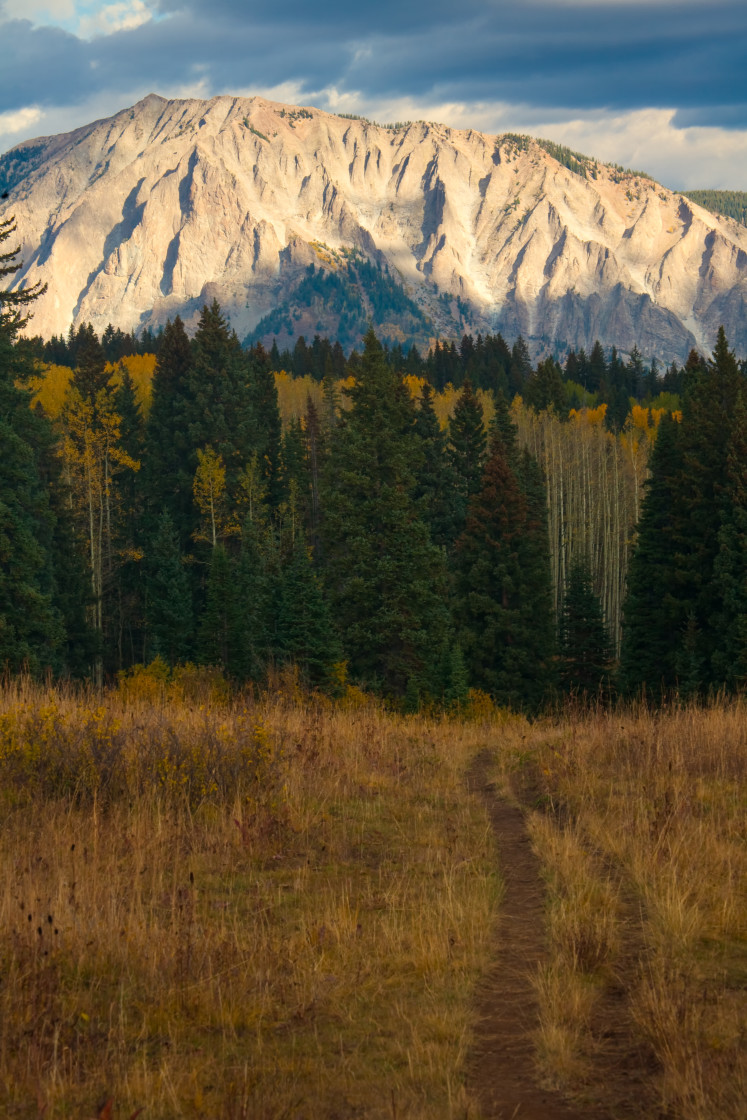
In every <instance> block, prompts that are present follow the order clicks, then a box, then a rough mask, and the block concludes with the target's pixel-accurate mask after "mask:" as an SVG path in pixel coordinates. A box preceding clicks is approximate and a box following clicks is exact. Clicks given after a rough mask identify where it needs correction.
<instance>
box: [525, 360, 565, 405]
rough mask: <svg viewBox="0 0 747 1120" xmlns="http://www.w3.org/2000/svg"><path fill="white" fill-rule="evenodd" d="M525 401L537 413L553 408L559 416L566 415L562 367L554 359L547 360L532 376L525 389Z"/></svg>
mask: <svg viewBox="0 0 747 1120" xmlns="http://www.w3.org/2000/svg"><path fill="white" fill-rule="evenodd" d="M524 400H525V402H526V403H527V404H528V405H530V407H531V408H534V409H535V410H536V411H537V412H544V411H547V410H548V409H550V408H552V409H554V410H555V412H557V413H558V415H559V416H562V415H564V413H565V411H566V408H565V388H564V386H563V378H562V376H561V372H560V366H559V365H558V363H557V362H556V361H555V360H554V359H553V358H545V360H544V362H540V363H539V365H538V366H537V369H536V370H535V371H534V372H533V373H532V374H530V376H529V380H528V381H527V383H526V387H525V389H524Z"/></svg>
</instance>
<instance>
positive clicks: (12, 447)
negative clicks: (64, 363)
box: [0, 219, 64, 672]
mask: <svg viewBox="0 0 747 1120" xmlns="http://www.w3.org/2000/svg"><path fill="white" fill-rule="evenodd" d="M15 229H16V227H15V223H14V222H13V220H12V219H5V220H3V221H0V245H2V243H3V242H4V241H6V240H7V239H8V238H9V237H12V235H13V234H14V233H15ZM17 255H18V250H17V249H14V250H10V251H8V252H3V253H0V280H2V279H4V278H5V277H7V276H11V275H13V274H14V273H15V272H17V271H18V269H19V268H20V267H21V266H20V264H19V263H17V261H16V257H17ZM38 294H40V291H39V289H38V287H36V288H34V289H30V290H27V291H25V292H24V291H21V292H9V291H7V290H5V289H0V447H2V455H1V456H0V666H2V667H6V668H8V669H10V670H11V671H13V672H18V671H20V670H21V669H23V668H28V669H29V670H31V671H32V672H37V671H39V670H41V669H44V668H47V667H49V668H55V667H57V665H58V664H59V655H60V650H61V646H62V643H63V639H64V634H63V627H62V618H61V615H60V612H59V611H58V610H57V609H56V607H55V605H54V603H53V597H54V590H55V579H54V557H53V555H52V551H51V548H52V543H53V534H54V516H53V514H52V511H51V509H50V505H49V500H48V496H47V493H46V491H45V489H44V486H43V484H42V479H41V476H40V460H39V450H40V448H41V447H44V446H46V447H47V448H48V447H50V445H51V442H52V439H51V434H50V433H49V430H48V425H47V422H46V420H45V418H44V417H43V416H41V415H40V414H38V413H32V412H31V410H30V407H29V404H30V394H29V393H28V391H27V390H25V389H23V388H19V387H18V383H22V382H26V381H28V379H29V377H30V376H31V374H32V373H33V364H32V362H31V360H30V356H29V354H28V351H27V350H26V349H25V348H23V347H22V346H19V344H18V341H17V338H18V332H19V331H20V329H21V328H22V327H24V326H25V325H26V323H27V322H28V317H27V316H26V317H24V315H23V314H22V309H25V308H26V307H27V306H28V305H29V304H30V303H31V302H32V301H33V299H34V298H35V296H36V295H38Z"/></svg>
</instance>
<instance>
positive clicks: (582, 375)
mask: <svg viewBox="0 0 747 1120" xmlns="http://www.w3.org/2000/svg"><path fill="white" fill-rule="evenodd" d="M12 228H13V227H12V223H11V222H7V221H6V223H5V224H4V226H3V227H2V230H1V231H0V236H2V238H3V239H4V240H5V239H7V238H8V237H9V236H10V234H11V233H12ZM2 265H3V270H4V273H5V275H9V274H11V273H12V271H13V270H14V268H15V265H16V261H15V254H14V253H13V252H9V253H7V254H6V255H5V256H4V257H3V258H2ZM2 299H3V304H2V307H3V310H2V316H3V317H2V331H1V333H0V341H1V343H2V355H1V358H0V362H1V364H0V371H1V378H2V379H1V381H0V386H1V389H2V394H3V409H2V416H3V419H2V423H3V428H4V431H3V440H4V446H5V448H6V454H5V457H4V464H3V476H2V477H3V481H2V498H1V500H2V509H3V522H4V526H3V533H2V537H3V551H4V564H3V576H2V586H1V587H0V618H2V629H1V630H0V661H2V663H3V664H4V665H5V666H6V671H9V672H11V673H15V672H19V671H21V670H27V671H29V672H31V673H32V674H33V675H37V676H39V675H43V674H45V673H51V674H52V675H53V676H54V677H60V678H66V677H70V678H74V679H75V678H78V679H86V680H90V681H93V682H94V683H96V684H98V685H100V684H101V683H103V682H104V681H105V680H108V681H111V680H114V679H115V678H116V676H117V674H127V673H132V672H135V671H139V670H138V669H137V667H142V666H147V665H150V664H152V663H154V662H157V663H158V664H160V665H162V666H163V667H164V670H165V671H167V672H168V671H173V670H174V669H176V668H177V667H179V666H183V665H185V664H192V665H197V666H205V667H212V668H213V669H216V670H217V671H219V672H220V673H222V674H223V676H224V677H225V679H226V680H227V681H229V682H231V683H232V684H233V685H234V686H237V687H239V686H247V685H254V686H257V687H259V686H261V685H262V684H264V683H265V682H267V680H268V679H270V678H271V677H272V676H273V674H276V673H277V672H280V671H285V670H286V669H288V670H291V669H292V671H293V672H294V673H296V674H297V677H298V681H299V684H300V685H301V686H303V687H305V688H308V689H319V690H322V691H327V692H329V693H330V694H332V695H334V694H335V693H336V692H339V691H340V690H341V689H344V688H345V687H347V686H348V685H350V684H353V685H355V686H356V687H360V688H362V689H364V690H366V691H370V692H371V693H372V694H374V695H379V696H382V697H384V698H386V699H387V700H389V701H390V702H392V703H394V704H396V705H398V706H400V707H401V708H403V709H404V710H417V709H419V708H421V707H422V706H423V705H425V706H428V705H436V706H442V707H444V708H446V709H448V708H450V707H454V708H458V707H459V706H460V705H463V704H464V703H466V702H467V698H468V697H469V696H470V695H475V694H485V695H486V696H489V697H491V698H492V700H493V701H494V702H496V703H498V704H499V705H502V706H505V707H508V708H513V709H516V710H522V711H527V712H537V711H540V710H542V709H543V708H545V707H546V706H547V705H549V704H552V703H555V702H557V700H558V699H559V698H560V697H562V696H563V695H567V694H583V693H586V694H590V695H602V694H604V695H606V696H611V695H613V694H614V693H615V692H620V693H622V694H625V695H629V694H636V693H640V692H641V691H644V690H645V691H647V692H648V693H649V694H653V695H654V696H657V695H658V696H662V695H671V694H673V693H674V692H677V691H679V692H680V693H681V694H683V695H686V696H707V695H708V694H710V693H712V692H714V691H718V690H720V689H727V690H728V691H738V690H739V689H740V688H741V684H742V681H743V677H744V674H745V672H747V655H746V654H745V634H747V591H746V590H745V589H746V588H747V580H746V579H745V576H746V574H747V573H745V570H744V568H745V563H746V561H745V555H746V553H745V548H744V533H745V528H746V524H747V523H746V522H745V518H746V517H747V514H746V513H745V501H746V499H745V486H746V482H745V470H746V469H747V454H746V449H745V439H747V433H746V432H745V418H744V403H743V399H742V389H743V384H744V378H745V368H744V364H743V363H742V364H740V363H739V362H738V361H737V359H736V357H735V356H734V354H733V353H732V351H731V350H730V349H729V345H728V341H727V339H726V338H725V336H724V333H723V330H722V331H721V332H720V334H719V337H718V340H717V342H716V347H715V350H714V352H713V355H712V357H711V358H710V359H708V360H706V359H704V358H703V357H702V356H700V355H699V354H697V353H695V352H693V353H691V355H690V358H689V359H688V361H687V363H686V365H685V367H684V368H682V369H680V368H678V367H677V366H676V365H672V366H671V367H670V368H669V369H667V370H666V371H664V372H663V373H662V372H660V371H659V369H658V368H657V364H656V362H655V360H652V361H651V362H650V363H649V364H648V365H645V364H644V361H643V359H642V356H641V355H640V354H639V353H638V352H637V351H636V350H634V351H633V353H632V354H631V355H630V356H629V358H628V359H627V360H626V361H624V360H623V359H622V358H621V357H620V356H618V354H617V353H616V352H615V351H614V350H613V351H612V352H611V353H609V354H605V352H604V350H603V348H602V347H601V345H600V344H599V343H597V344H595V346H594V347H593V349H592V351H591V353H590V354H589V355H588V356H587V355H586V354H585V353H584V352H583V351H581V352H579V353H574V352H570V353H568V355H567V356H566V359H565V364H564V367H561V366H560V365H559V364H558V362H557V361H555V360H554V359H552V358H547V359H545V360H544V361H541V362H539V363H538V364H537V365H536V367H535V366H533V364H532V362H531V359H530V356H529V352H528V350H527V347H526V345H525V344H524V342H523V340H522V339H521V338H519V339H517V340H516V341H515V342H514V344H513V346H512V347H509V346H508V344H507V343H506V342H505V341H504V339H503V338H502V337H501V336H500V335H494V336H490V335H488V336H485V337H481V336H478V337H477V339H474V338H472V337H470V336H465V337H464V338H463V339H462V341H461V343H460V344H459V345H457V344H456V343H454V342H451V341H445V342H436V344H435V345H434V346H433V347H432V348H431V350H430V351H429V353H428V354H427V355H425V356H421V355H420V353H419V352H418V350H417V348H416V347H414V346H413V347H411V348H410V349H409V350H408V351H407V352H404V351H403V350H402V348H401V347H400V346H398V345H394V346H385V345H383V344H382V343H381V342H380V341H379V339H378V338H377V337H376V335H375V334H374V333H373V331H372V330H369V332H368V334H367V336H366V338H365V344H364V346H363V347H362V351H361V352H360V353H358V352H356V351H352V352H351V353H350V354H348V355H347V357H346V355H345V352H344V350H343V348H342V346H341V345H340V343H339V342H336V343H334V344H330V342H329V341H328V340H326V339H325V340H323V339H320V338H319V337H318V336H317V337H316V338H314V340H313V343H312V344H311V345H306V343H305V341H304V340H303V339H299V340H298V342H297V343H296V344H295V346H294V348H293V350H292V351H288V350H286V351H279V350H278V348H277V345H275V346H273V348H272V350H271V351H269V352H268V351H266V350H265V349H263V347H262V346H261V345H259V344H255V345H250V346H248V347H242V346H241V345H240V343H239V340H238V339H237V337H236V335H235V334H234V332H233V331H232V330H231V328H230V325H229V323H228V322H227V320H226V318H225V316H224V315H223V313H222V312H221V309H220V307H219V306H218V305H217V303H213V305H212V306H210V307H205V308H204V309H203V311H202V314H201V316H200V321H199V325H198V327H197V330H196V332H195V334H194V337H193V338H190V337H188V335H187V332H186V330H185V328H184V325H183V324H182V322H181V320H180V319H179V318H178V317H177V318H176V319H174V321H173V322H169V323H168V324H167V326H166V327H165V328H164V330H163V331H162V332H159V333H158V334H157V335H154V334H148V335H147V336H141V337H140V338H135V337H134V336H133V335H127V334H126V333H123V332H122V331H120V330H116V329H114V328H108V329H107V330H106V331H105V332H104V334H103V336H102V337H101V338H99V337H98V336H97V335H96V333H95V332H94V331H93V329H92V328H91V327H90V326H88V325H83V326H81V327H80V328H79V329H78V330H77V331H73V330H72V329H71V331H70V333H69V335H68V337H67V338H66V339H62V338H53V339H51V340H49V341H47V342H44V341H43V340H41V339H38V338H36V339H35V338H33V337H32V338H25V337H22V336H21V329H22V327H23V326H24V325H25V323H26V316H27V315H28V312H29V311H30V309H31V308H30V306H29V305H30V304H31V303H32V300H33V292H31V293H28V294H26V295H25V296H23V297H20V296H14V295H13V294H11V293H10V292H8V291H5V292H3V293H2ZM19 299H20V300H22V303H21V304H19V303H18V301H19Z"/></svg>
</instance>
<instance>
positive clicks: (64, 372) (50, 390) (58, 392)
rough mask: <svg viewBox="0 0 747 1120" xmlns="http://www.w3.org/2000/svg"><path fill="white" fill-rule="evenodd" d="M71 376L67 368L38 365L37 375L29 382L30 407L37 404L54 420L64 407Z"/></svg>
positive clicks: (71, 372) (71, 373) (70, 371)
mask: <svg viewBox="0 0 747 1120" xmlns="http://www.w3.org/2000/svg"><path fill="white" fill-rule="evenodd" d="M72 376H73V371H72V370H71V369H70V368H69V367H68V366H56V365H40V367H39V373H38V375H37V376H36V377H34V378H32V379H31V381H30V387H31V389H32V391H33V394H34V395H33V397H32V400H31V403H32V405H34V404H37V403H39V404H40V405H41V406H42V408H43V409H44V411H45V412H46V414H47V416H49V417H51V419H52V420H56V419H57V418H58V416H59V415H60V413H61V412H62V409H63V407H64V405H65V396H66V395H67V390H68V386H69V385H70V381H71V378H72Z"/></svg>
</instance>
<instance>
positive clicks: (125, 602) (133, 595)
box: [108, 367, 145, 669]
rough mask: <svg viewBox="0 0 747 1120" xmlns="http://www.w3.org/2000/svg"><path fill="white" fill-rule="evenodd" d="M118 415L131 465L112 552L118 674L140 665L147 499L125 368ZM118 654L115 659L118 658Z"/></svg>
mask: <svg viewBox="0 0 747 1120" xmlns="http://www.w3.org/2000/svg"><path fill="white" fill-rule="evenodd" d="M113 404H114V411H115V412H116V414H117V415H118V416H119V421H120V423H119V431H120V436H119V443H120V447H121V448H122V449H123V451H124V452H125V453H126V455H127V456H128V458H129V460H130V461H131V463H132V464H133V469H131V470H128V471H126V472H122V475H121V477H120V479H119V487H118V489H119V509H118V514H119V516H118V519H117V525H116V527H115V540H114V550H115V552H116V557H117V563H116V570H115V587H114V588H113V589H112V594H111V602H112V614H111V618H110V620H109V626H108V629H109V630H110V633H111V638H110V642H109V645H110V649H109V661H110V664H115V666H116V668H117V669H122V668H124V667H125V666H126V665H131V664H133V663H134V662H135V661H137V660H140V659H142V646H143V636H144V635H143V622H144V619H143V586H142V563H141V561H142V559H143V555H144V552H143V547H142V529H143V515H144V512H145V509H144V495H143V487H142V462H143V454H144V449H145V447H144V444H145V432H144V424H143V418H142V414H141V412H140V406H139V404H138V402H137V399H136V397H135V387H134V385H133V382H132V377H131V376H130V373H129V370H128V369H127V368H126V367H123V368H122V370H121V380H120V383H119V385H118V386H117V388H116V389H115V390H114V396H113ZM115 651H116V657H115Z"/></svg>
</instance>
